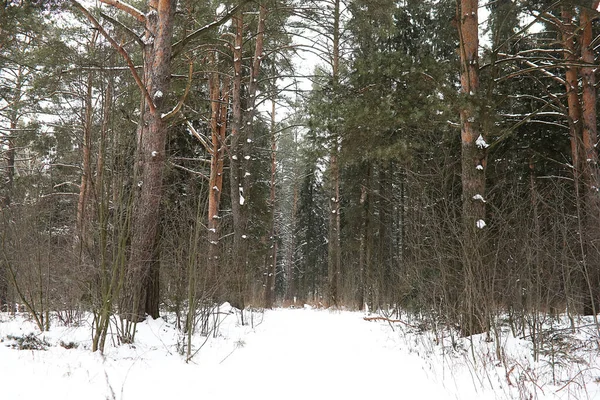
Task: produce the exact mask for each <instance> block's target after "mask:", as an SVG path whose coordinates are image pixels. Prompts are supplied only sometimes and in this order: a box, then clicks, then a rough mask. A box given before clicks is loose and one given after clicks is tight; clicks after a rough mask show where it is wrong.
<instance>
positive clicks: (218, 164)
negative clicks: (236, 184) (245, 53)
mask: <svg viewBox="0 0 600 400" xmlns="http://www.w3.org/2000/svg"><path fill="white" fill-rule="evenodd" d="M220 86H221V82H220V78H219V74H218V72H213V73H212V74H211V77H210V80H209V88H210V90H209V91H210V99H211V120H210V123H211V141H212V150H211V163H210V177H209V197H208V215H207V220H208V221H207V227H208V241H209V248H208V271H207V284H208V288H209V289H211V290H216V287H215V285H216V284H217V280H218V279H217V270H218V265H219V257H220V248H219V237H220V225H221V224H220V218H221V217H220V215H219V206H220V203H221V193H222V191H223V165H224V163H223V160H224V156H225V132H226V130H227V106H228V103H229V79H228V78H226V79H225V80H224V82H223V88H222V89H221V87H220Z"/></svg>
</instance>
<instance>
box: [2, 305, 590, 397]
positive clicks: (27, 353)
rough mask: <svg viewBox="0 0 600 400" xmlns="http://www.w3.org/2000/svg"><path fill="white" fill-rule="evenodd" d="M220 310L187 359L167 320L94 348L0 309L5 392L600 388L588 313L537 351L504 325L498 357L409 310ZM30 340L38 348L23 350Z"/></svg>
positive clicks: (86, 338) (452, 393)
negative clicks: (376, 315) (404, 316)
mask: <svg viewBox="0 0 600 400" xmlns="http://www.w3.org/2000/svg"><path fill="white" fill-rule="evenodd" d="M221 311H222V312H223V314H220V315H221V317H220V321H219V330H218V334H217V335H216V336H217V337H216V338H214V337H210V338H209V339H208V340H207V339H206V338H205V337H202V336H200V335H196V336H195V337H194V338H193V340H194V343H195V349H196V350H197V349H199V351H198V352H197V354H196V355H195V356H194V357H193V358H192V359H191V361H190V362H188V363H186V362H185V360H186V357H185V356H183V355H181V354H180V351H179V350H180V349H181V348H182V343H183V342H184V336H183V334H182V333H181V332H180V331H179V330H178V329H175V327H174V326H173V324H172V323H170V322H167V321H165V320H163V319H158V320H151V319H149V320H147V321H146V322H144V323H141V324H139V325H138V331H137V333H136V342H135V344H132V345H120V346H117V345H116V344H115V343H113V340H115V339H114V338H113V339H109V340H108V342H107V346H106V349H105V354H104V355H101V354H99V353H92V352H91V351H90V345H91V327H90V325H89V324H88V323H86V322H85V320H82V321H81V323H80V324H78V325H79V326H64V325H61V324H59V323H56V324H55V325H54V326H52V328H51V329H50V331H49V332H44V333H42V334H40V333H39V331H37V333H36V329H35V326H34V325H33V324H32V323H31V322H30V321H28V320H27V319H26V318H25V316H24V315H17V316H13V315H8V314H0V341H2V343H0V390H1V392H0V393H1V398H2V399H6V400H16V399H41V398H44V399H46V400H55V399H60V400H67V399H74V400H75V399H77V400H81V399H86V400H95V399H102V400H105V399H119V400H138V399H140V400H141V399H143V400H151V399H160V400H162V399H210V400H213V399H214V400H219V399H232V400H233V399H236V400H239V399H242V398H246V399H261V400H270V399H286V400H288V399H292V400H294V399H298V400H299V399H302V400H304V399H436V400H441V399H519V398H522V399H593V398H598V399H600V383H599V382H600V357H599V355H600V353H599V351H598V342H597V339H598V337H597V334H596V333H595V330H594V329H593V328H591V324H590V322H591V321H587V320H581V321H579V322H580V323H581V325H582V326H586V327H588V328H589V329H587V328H586V329H587V330H586V329H579V330H578V331H577V332H576V333H571V331H570V330H568V329H563V328H562V327H559V325H557V324H555V323H553V325H552V326H550V325H547V327H546V328H545V332H546V333H545V334H548V335H549V336H548V339H547V340H546V344H545V345H542V344H540V345H539V346H537V350H539V351H538V352H537V354H538V360H534V355H533V353H534V352H533V342H532V340H531V339H528V338H527V335H525V339H523V338H515V337H513V336H512V335H511V334H510V333H509V332H508V331H506V332H504V331H503V332H501V333H500V337H499V338H498V339H499V340H500V342H501V343H502V345H501V348H502V350H501V353H502V361H498V359H497V356H496V354H497V353H496V344H495V343H494V341H493V340H490V339H489V338H488V337H487V336H486V335H479V336H475V337H472V338H468V339H467V338H462V339H460V338H456V337H454V338H452V337H451V335H449V333H444V334H442V332H440V331H439V330H437V331H435V330H433V329H424V326H423V325H421V326H419V327H417V326H416V325H417V324H419V322H418V321H414V320H413V321H408V320H404V321H403V322H402V323H400V322H396V323H388V322H386V321H366V320H364V316H365V315H364V314H362V313H358V312H348V311H330V310H315V309H310V308H308V307H307V308H305V309H277V310H273V311H266V312H264V313H262V312H252V313H249V312H246V314H245V317H246V320H247V321H248V322H250V323H251V325H244V326H242V325H241V324H240V313H239V311H237V312H236V311H235V310H230V307H228V305H225V306H222V307H221ZM167 319H168V318H167ZM406 323H408V324H409V325H407V324H406ZM565 332H568V333H565ZM30 333H33V335H34V336H28V335H29V334H30ZM540 337H543V335H540ZM23 338H25V340H23ZM27 338H29V339H27ZM498 339H496V340H498ZM28 343H29V344H30V345H31V346H30V347H41V348H44V349H43V350H31V349H27V350H19V349H18V348H19V346H21V347H28V346H27V344H28ZM68 347H71V348H68ZM550 348H551V351H549V349H550Z"/></svg>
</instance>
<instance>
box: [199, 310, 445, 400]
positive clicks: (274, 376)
mask: <svg viewBox="0 0 600 400" xmlns="http://www.w3.org/2000/svg"><path fill="white" fill-rule="evenodd" d="M385 331H387V332H385ZM213 373H214V374H215V377H213V378H210V377H209V376H207V377H206V378H207V379H206V382H205V384H204V385H205V386H204V387H205V389H206V390H207V392H206V394H207V396H206V398H210V399H240V398H251V399H254V398H256V399H258V398H260V399H265V400H268V399H282V398H285V399H394V398H404V399H406V398H420V399H442V398H448V393H447V392H446V391H445V390H444V389H443V388H442V387H441V386H440V385H438V384H437V383H435V382H433V381H432V379H433V378H432V377H430V376H429V374H428V373H427V371H426V365H425V364H424V362H423V360H422V359H421V358H419V357H418V356H416V355H410V354H406V353H405V352H402V351H401V350H400V349H399V348H398V343H397V342H392V341H390V328H389V327H386V326H382V325H381V324H380V323H377V322H373V323H369V322H366V321H364V320H363V319H362V316H361V314H359V313H350V312H331V311H317V310H275V311H271V312H269V313H268V314H267V315H266V316H265V320H264V322H263V323H262V324H261V325H260V326H259V327H258V328H257V332H256V334H255V335H249V336H248V337H247V339H246V342H245V343H244V344H243V347H239V348H237V349H236V350H235V351H234V352H233V353H232V354H231V355H230V356H229V357H227V359H225V360H224V361H223V362H222V363H220V364H219V366H218V368H217V369H216V370H214V371H213ZM209 375H210V373H209ZM223 377H227V380H228V381H229V384H228V385H226V386H225V385H224V383H222V382H219V381H220V380H221V379H222V378H223ZM203 380H204V379H203ZM411 393H414V395H411Z"/></svg>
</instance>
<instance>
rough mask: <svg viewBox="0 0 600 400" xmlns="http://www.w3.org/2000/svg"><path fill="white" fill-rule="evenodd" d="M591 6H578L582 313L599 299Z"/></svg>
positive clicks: (591, 311) (590, 311) (598, 182)
mask: <svg viewBox="0 0 600 400" xmlns="http://www.w3.org/2000/svg"><path fill="white" fill-rule="evenodd" d="M592 3H593V4H592V9H594V10H596V9H597V8H598V5H599V3H600V2H599V1H597V0H596V1H593V2H592ZM591 14H592V13H591V9H588V8H586V7H582V8H581V18H580V22H581V26H582V27H583V32H582V34H581V61H582V62H583V64H584V66H582V67H581V80H582V85H583V92H582V96H581V105H582V111H581V114H582V122H583V126H582V147H583V149H582V156H584V157H585V160H582V161H583V162H582V174H583V183H584V204H585V217H584V218H585V219H584V223H583V227H584V230H585V235H584V237H585V245H586V261H585V263H584V267H585V268H586V271H584V272H585V275H586V276H585V280H586V286H585V287H584V289H587V290H584V293H586V292H589V293H586V294H587V295H586V296H584V299H585V301H584V304H583V306H584V307H583V314H584V315H596V314H597V313H598V311H599V300H600V270H599V268H600V266H599V263H600V254H599V250H600V249H598V247H597V246H596V245H595V242H596V240H597V238H598V235H599V234H600V228H599V227H598V223H599V222H600V198H599V196H598V191H599V188H600V180H599V174H598V150H597V149H596V144H597V142H598V125H597V115H596V87H595V85H596V79H595V74H594V70H595V67H594V66H593V64H594V50H593V49H592V40H593V32H592V15H591Z"/></svg>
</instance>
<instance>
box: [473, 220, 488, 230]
mask: <svg viewBox="0 0 600 400" xmlns="http://www.w3.org/2000/svg"><path fill="white" fill-rule="evenodd" d="M475 225H476V226H477V228H479V229H483V228H485V225H486V223H485V221H484V220H482V219H478V220H477V222H475Z"/></svg>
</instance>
